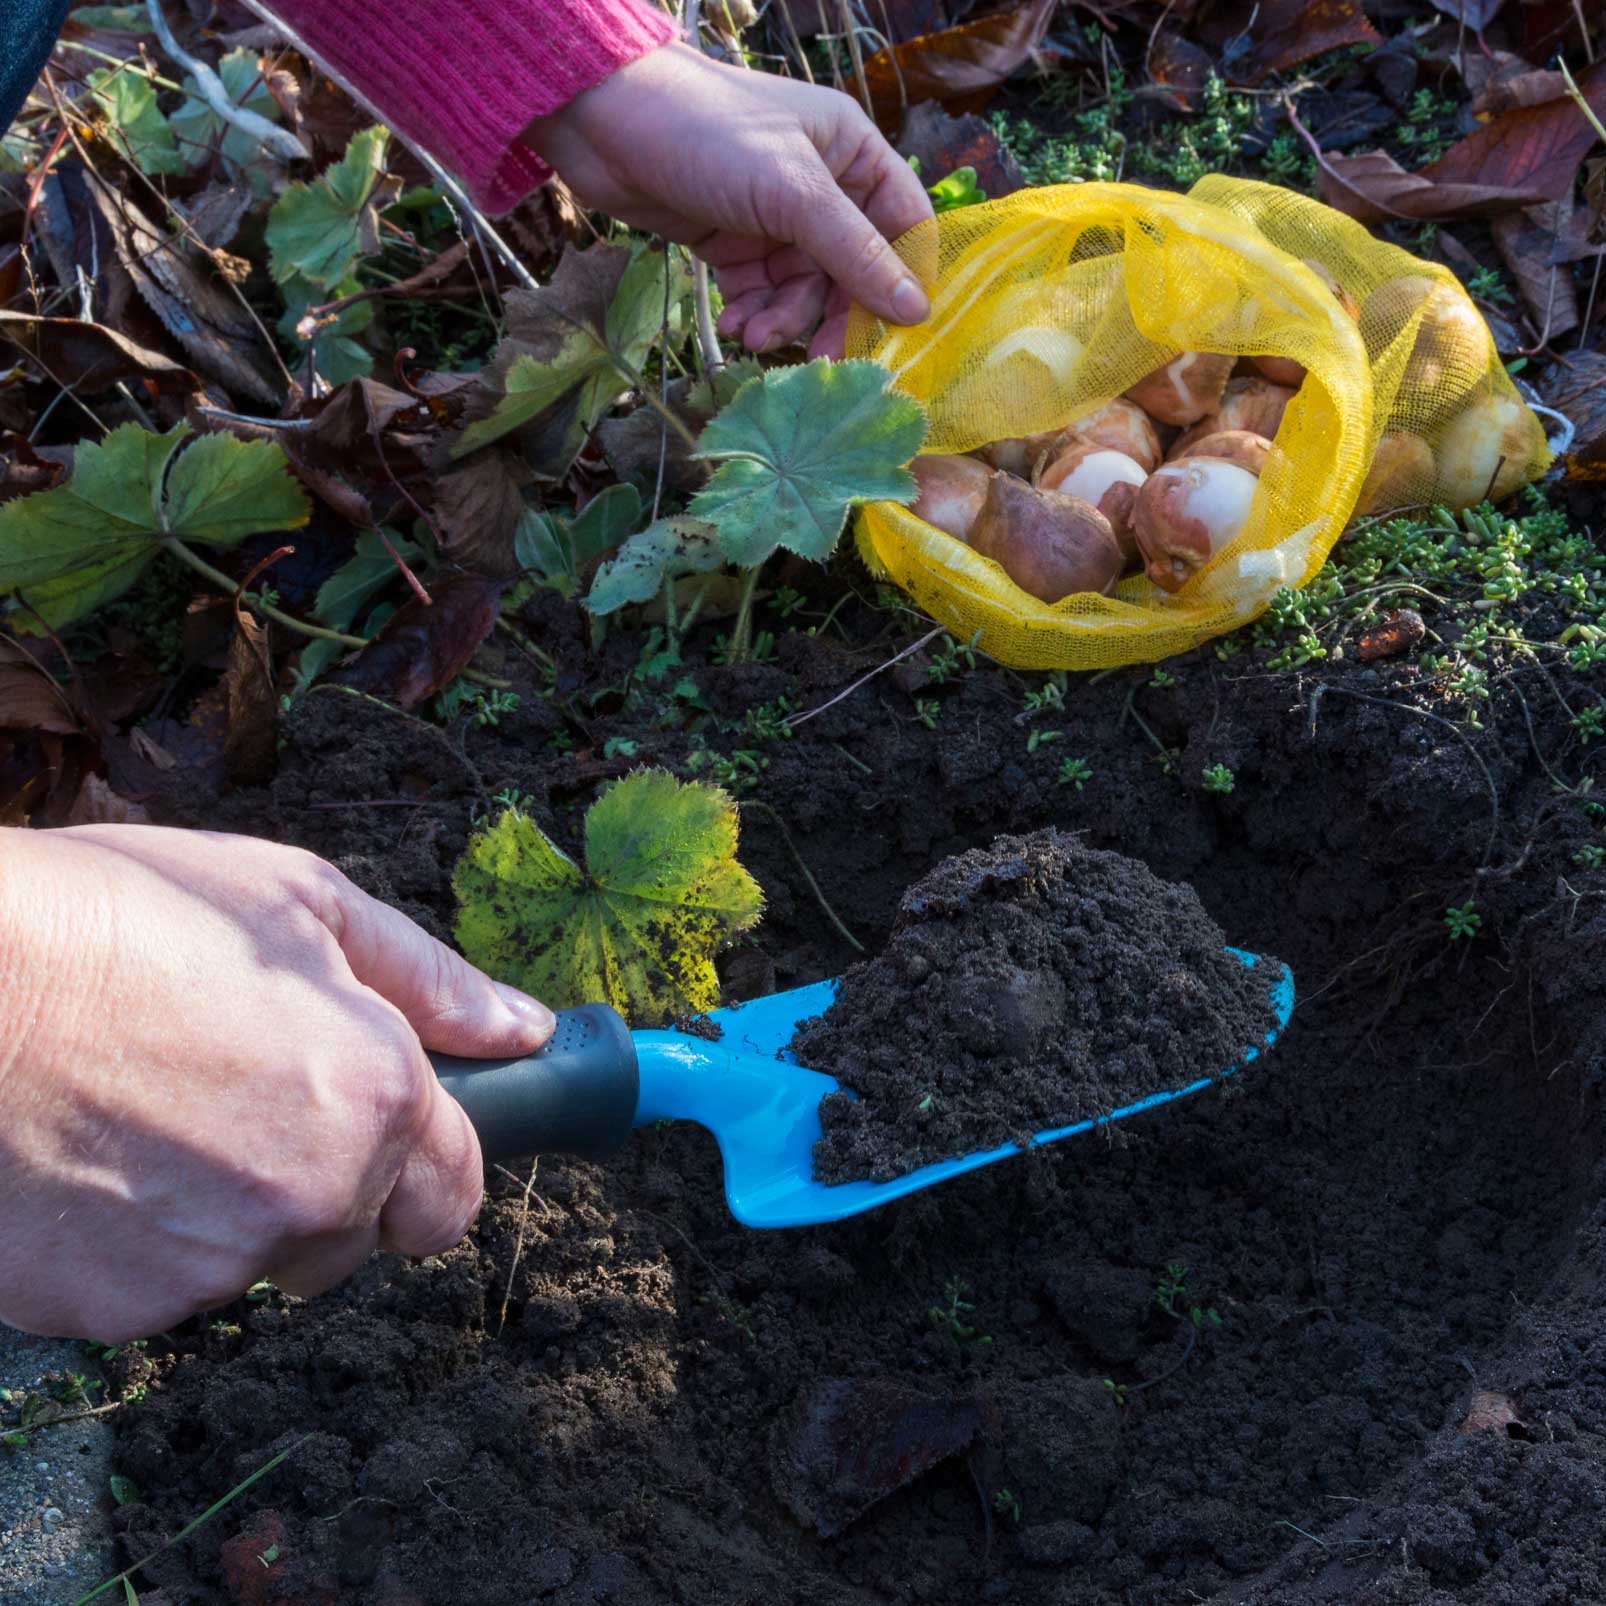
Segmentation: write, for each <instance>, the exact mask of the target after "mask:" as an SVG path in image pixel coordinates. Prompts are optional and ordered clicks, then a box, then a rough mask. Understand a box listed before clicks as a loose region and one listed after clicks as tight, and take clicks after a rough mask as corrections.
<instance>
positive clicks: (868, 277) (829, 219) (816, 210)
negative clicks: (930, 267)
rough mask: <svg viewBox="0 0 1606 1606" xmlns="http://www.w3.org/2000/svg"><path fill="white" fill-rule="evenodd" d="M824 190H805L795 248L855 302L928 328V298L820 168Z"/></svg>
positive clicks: (888, 317) (794, 236) (794, 230)
mask: <svg viewBox="0 0 1606 1606" xmlns="http://www.w3.org/2000/svg"><path fill="white" fill-rule="evenodd" d="M820 174H821V177H822V179H823V180H824V182H823V184H822V185H821V187H820V189H817V190H812V191H811V190H809V189H800V190H799V203H800V204H799V209H798V212H797V214H796V219H795V222H794V224H793V228H792V230H791V235H792V239H793V243H794V244H796V245H798V246H800V247H801V248H802V249H803V250H804V251H806V252H807V253H808V254H809V256H811V257H812V258H813V259H814V260H815V261H816V262H817V263H818V264H819V265H820V267H821V268H823V269H824V270H825V272H826V274H827V275H828V276H829V277H830V278H831V279H832V280H834V281H835V282H836V284H838V285H839V286H840V287H841V288H842V289H843V290H845V291H847V293H848V295H849V296H850V297H852V299H853V300H854V301H856V302H858V303H859V305H860V306H861V307H864V308H865V309H867V310H868V311H870V312H872V313H874V314H875V316H876V317H878V318H881V319H883V320H884V321H885V322H888V323H897V324H915V323H923V322H924V321H925V319H926V318H927V316H928V315H929V314H930V312H931V303H930V302H929V301H928V300H927V298H926V292H925V291H924V290H922V289H921V288H920V284H919V282H918V281H917V280H916V279H915V276H914V275H913V274H912V273H910V271H909V269H908V268H907V267H905V266H904V264H903V262H902V260H901V259H900V258H899V256H898V253H897V252H896V251H894V250H893V249H892V247H891V246H890V245H889V244H888V243H887V241H886V239H885V238H884V237H883V236H882V234H881V233H880V231H879V230H878V229H877V228H876V227H875V225H874V224H873V223H872V222H871V221H870V220H869V218H867V217H866V216H865V215H864V213H863V212H861V211H860V210H859V208H858V207H857V206H855V205H854V204H853V202H852V201H851V200H849V199H848V197H847V196H846V195H845V194H843V192H842V190H841V189H840V188H839V187H838V185H837V183H836V180H835V179H834V178H832V177H831V176H830V170H829V169H828V168H827V167H826V166H825V164H824V163H823V162H821V163H820Z"/></svg>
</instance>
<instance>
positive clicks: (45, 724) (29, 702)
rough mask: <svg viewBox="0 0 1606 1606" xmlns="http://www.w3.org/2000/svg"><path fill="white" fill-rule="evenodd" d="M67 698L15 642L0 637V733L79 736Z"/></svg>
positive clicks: (75, 715) (80, 729)
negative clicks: (5, 731)
mask: <svg viewBox="0 0 1606 1606" xmlns="http://www.w3.org/2000/svg"><path fill="white" fill-rule="evenodd" d="M84 729H85V726H84V722H83V721H82V719H80V718H79V715H78V710H77V708H76V707H75V706H74V704H73V700H72V698H71V696H70V695H69V694H68V692H67V690H66V688H65V687H63V686H58V685H57V684H56V682H55V681H54V680H52V679H51V677H50V676H49V675H48V674H46V673H45V670H44V668H43V667H42V666H41V665H40V663H39V661H38V659H37V658H36V657H35V656H34V654H33V653H32V652H30V651H29V650H28V649H27V648H26V647H24V646H23V645H21V643H19V642H15V641H12V640H10V639H9V638H8V637H6V636H0V730H22V731H52V732H54V733H55V734H56V735H58V736H76V735H79V734H81V733H83V731H84Z"/></svg>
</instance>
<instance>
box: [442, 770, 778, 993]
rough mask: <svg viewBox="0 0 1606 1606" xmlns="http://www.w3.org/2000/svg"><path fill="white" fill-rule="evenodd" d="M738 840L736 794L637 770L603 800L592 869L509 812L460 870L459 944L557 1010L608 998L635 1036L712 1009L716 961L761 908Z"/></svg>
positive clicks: (594, 820) (588, 851)
mask: <svg viewBox="0 0 1606 1606" xmlns="http://www.w3.org/2000/svg"><path fill="white" fill-rule="evenodd" d="M737 833H738V820H737V813H736V805H735V804H734V803H733V802H732V801H731V799H730V797H729V795H728V794H727V793H725V792H723V791H721V790H720V789H719V788H718V787H716V786H709V785H706V784H705V783H703V782H700V781H689V782H682V781H679V780H677V779H676V778H675V777H674V776H673V775H671V774H670V773H669V772H668V771H667V770H651V769H640V770H637V771H635V772H634V773H633V774H631V775H629V776H627V777H626V778H625V779H623V780H621V781H616V782H615V783H614V784H613V785H612V786H609V787H608V788H607V789H606V790H605V791H604V792H603V793H602V794H601V795H600V796H599V797H598V798H597V801H596V802H595V803H593V804H592V805H591V807H590V808H589V809H588V810H587V811H586V820H585V865H584V867H583V868H582V867H581V866H580V865H578V864H576V863H575V862H574V860H573V859H571V858H570V857H569V856H568V855H567V854H566V853H563V852H562V851H561V850H560V849H559V848H557V847H556V846H555V845H554V844H553V843H552V842H551V841H550V840H549V839H548V838H547V837H546V836H545V835H543V834H542V832H541V831H540V829H539V828H538V827H537V826H536V824H535V822H534V821H533V820H531V819H530V818H529V817H528V816H526V815H524V814H522V813H520V812H519V811H517V810H515V809H507V810H505V811H504V812H503V813H502V815H501V816H500V817H499V818H498V819H497V821H496V822H495V823H494V824H492V825H489V826H486V827H484V828H482V829H481V830H480V831H478V832H477V833H476V834H475V835H474V836H473V837H472V838H471V839H470V840H469V845H468V847H467V849H466V850H465V852H464V854H463V857H462V858H461V859H460V860H459V861H458V864H457V868H456V870H454V871H453V874H452V890H453V892H454V893H455V894H456V895H457V903H458V913H457V923H456V926H455V928H454V930H455V934H456V937H457V941H458V945H459V946H460V947H461V948H462V950H463V953H464V954H465V956H467V958H468V959H469V961H470V962H471V963H473V964H475V965H478V966H479V968H480V969H481V970H484V971H486V972H487V973H488V974H489V975H492V976H494V977H496V978H497V979H498V980H501V981H508V982H511V983H513V985H515V986H517V987H522V988H524V989H525V990H527V991H528V992H530V993H531V994H533V995H534V996H535V997H538V998H543V999H549V1000H551V1002H552V1003H553V1004H554V1006H557V1007H565V1006H567V1005H570V1004H580V1003H586V1002H591V1001H594V1000H606V1001H607V1002H608V1003H611V1004H612V1005H613V1006H614V1008H615V1009H618V1010H619V1011H620V1012H621V1013H623V1014H624V1015H625V1016H626V1018H627V1019H629V1020H630V1021H631V1022H632V1024H636V1023H643V1024H646V1023H658V1022H662V1021H667V1020H673V1019H674V1018H675V1017H676V1016H678V1015H682V1014H695V1013H699V1012H701V1011H703V1010H708V1009H712V1008H714V1007H715V1005H717V1004H718V1002H719V978H718V976H717V975H716V974H715V972H714V964H713V959H714V953H715V951H716V950H717V949H718V948H719V947H721V946H722V945H723V944H724V943H725V942H727V941H729V940H730V938H731V937H733V936H735V935H736V933H738V932H740V931H744V930H746V929H747V928H748V927H749V926H751V925H753V924H754V923H755V922H756V921H757V920H758V917H759V914H760V911H761V910H762V908H763V905H764V897H763V894H762V893H761V892H760V891H759V888H758V883H757V882H756V881H754V880H753V878H752V876H750V875H749V874H748V873H747V871H746V870H744V869H743V868H742V866H741V865H740V864H739V863H738V862H737V858H736V843H737Z"/></svg>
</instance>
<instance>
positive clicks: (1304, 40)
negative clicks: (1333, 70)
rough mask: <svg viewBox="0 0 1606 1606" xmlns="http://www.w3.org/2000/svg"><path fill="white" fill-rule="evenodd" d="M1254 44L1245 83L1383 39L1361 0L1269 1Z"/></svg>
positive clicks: (1258, 18)
mask: <svg viewBox="0 0 1606 1606" xmlns="http://www.w3.org/2000/svg"><path fill="white" fill-rule="evenodd" d="M1249 40H1250V46H1249V53H1248V56H1247V57H1246V58H1245V60H1244V63H1243V66H1242V68H1241V69H1239V73H1240V75H1241V77H1242V81H1243V82H1245V83H1248V84H1258V83H1261V82H1263V81H1264V80H1265V79H1267V78H1270V77H1271V76H1272V75H1273V74H1274V73H1280V72H1287V71H1288V70H1289V69H1290V68H1292V67H1298V66H1299V65H1300V64H1301V63H1303V62H1307V61H1312V60H1314V59H1315V58H1316V57H1317V56H1322V55H1326V54H1327V52H1328V51H1330V50H1342V49H1344V48H1345V46H1347V45H1372V46H1377V45H1381V44H1382V43H1383V36H1382V35H1381V34H1380V33H1378V31H1377V29H1376V28H1374V27H1373V26H1372V25H1371V23H1370V22H1368V21H1367V20H1366V13H1365V12H1364V11H1363V10H1362V9H1361V5H1360V0H1263V3H1262V4H1261V5H1260V6H1259V7H1258V9H1257V10H1256V13H1255V20H1254V24H1253V26H1252V27H1251V29H1250V31H1249Z"/></svg>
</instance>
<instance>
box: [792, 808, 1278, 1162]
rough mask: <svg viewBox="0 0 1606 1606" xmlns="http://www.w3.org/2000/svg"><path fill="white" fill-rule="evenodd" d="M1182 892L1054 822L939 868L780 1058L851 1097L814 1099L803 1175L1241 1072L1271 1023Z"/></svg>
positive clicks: (905, 1158) (1003, 1133) (939, 1153)
mask: <svg viewBox="0 0 1606 1606" xmlns="http://www.w3.org/2000/svg"><path fill="white" fill-rule="evenodd" d="M1225 942H1226V939H1225V937H1224V936H1223V935H1222V933H1221V930H1220V929H1219V928H1218V927H1217V925H1216V923H1215V922H1214V921H1213V920H1212V919H1211V918H1210V917H1209V915H1207V914H1206V913H1205V911H1204V907H1203V906H1202V905H1201V904H1200V902H1199V898H1198V895H1197V894H1196V893H1195V892H1194V891H1193V889H1192V888H1191V887H1186V886H1175V885H1172V884H1171V883H1169V882H1165V881H1162V880H1160V879H1159V877H1158V876H1156V875H1154V874H1153V872H1152V871H1150V870H1149V869H1148V868H1147V866H1145V865H1143V864H1140V863H1139V862H1138V861H1137V860H1135V859H1129V858H1126V857H1124V856H1123V855H1121V854H1118V853H1106V852H1102V851H1100V850H1097V849H1093V848H1087V847H1084V846H1083V845H1082V844H1081V843H1079V842H1078V841H1077V840H1076V839H1075V838H1074V837H1072V836H1069V835H1066V834H1065V833H1063V832H1060V831H1056V830H1046V831H1037V832H1034V833H1033V834H1032V835H1030V836H1018V837H1012V836H1004V837H999V838H998V839H997V840H996V841H995V842H994V843H993V844H992V846H991V847H987V848H976V849H973V850H972V851H970V852H968V853H962V854H959V855H958V856H957V857H955V858H952V859H948V860H945V861H944V862H943V863H942V864H940V865H938V866H937V868H936V869H935V870H933V871H932V872H931V874H930V875H928V876H927V877H926V878H925V879H924V880H923V881H921V882H919V883H918V884H917V885H916V886H914V887H912V888H911V889H910V890H909V891H908V892H907V893H906V894H905V895H904V898H903V901H902V903H901V904H900V905H899V911H898V918H897V922H896V924H895V925H894V927H893V934H892V939H891V941H890V942H889V944H888V945H887V948H886V950H885V952H883V953H882V954H880V955H879V956H878V957H877V958H875V959H872V960H869V961H867V962H865V963H863V964H859V965H855V966H854V967H853V969H851V970H850V971H849V972H848V973H847V975H846V976H845V977H844V978H843V982H842V986H841V989H840V991H839V992H838V994H837V998H836V1002H835V1003H834V1004H832V1006H831V1008H830V1009H829V1010H828V1011H827V1012H826V1013H825V1014H824V1015H823V1016H821V1017H819V1018H818V1019H816V1020H812V1021H807V1022H805V1023H804V1025H803V1026H802V1028H801V1029H800V1030H799V1032H798V1035H797V1037H796V1038H795V1039H794V1041H793V1044H792V1048H793V1050H794V1052H795V1053H796V1054H797V1057H798V1059H799V1060H801V1061H802V1063H803V1064H804V1065H807V1066H810V1067H812V1068H813V1069H815V1070H820V1071H825V1072H828V1073H829V1074H830V1075H832V1076H834V1077H836V1078H837V1080H838V1081H839V1082H841V1083H842V1085H843V1086H844V1087H845V1088H850V1089H852V1091H853V1092H854V1093H855V1094H857V1095H858V1097H857V1098H856V1099H855V1098H849V1097H848V1096H847V1095H846V1094H843V1093H833V1094H832V1095H830V1097H828V1098H827V1099H825V1100H824V1102H823V1103H822V1104H821V1106H820V1118H821V1123H822V1126H823V1128H824V1136H823V1137H822V1138H821V1139H820V1141H819V1143H817V1144H816V1145H815V1151H814V1164H815V1172H816V1174H817V1175H818V1176H819V1177H820V1178H821V1180H823V1181H826V1182H850V1181H854V1180H857V1179H860V1178H866V1177H867V1178H870V1179H872V1180H874V1181H878V1182H882V1181H887V1180H890V1179H891V1178H893V1177H896V1176H900V1175H902V1174H903V1173H904V1172H906V1171H911V1170H913V1169H915V1168H916V1167H917V1166H922V1165H927V1164H929V1163H931V1162H932V1161H935V1160H946V1159H952V1158H954V1157H956V1156H959V1155H964V1154H970V1153H972V1152H974V1151H976V1150H980V1149H992V1148H996V1147H997V1146H998V1145H999V1144H1001V1143H1006V1142H1017V1143H1025V1142H1026V1141H1027V1140H1028V1139H1029V1137H1030V1135H1031V1134H1032V1133H1034V1132H1041V1131H1044V1130H1047V1129H1049V1128H1053V1127H1062V1126H1069V1125H1071V1124H1073V1123H1075V1122H1077V1121H1083V1120H1088V1119H1090V1118H1092V1117H1095V1116H1099V1115H1107V1114H1109V1113H1110V1112H1111V1111H1114V1110H1118V1109H1121V1108H1123V1107H1125V1106H1127V1105H1129V1104H1132V1103H1135V1102H1136V1101H1137V1100H1139V1099H1142V1098H1145V1097H1147V1096H1149V1095H1150V1094H1154V1093H1161V1092H1170V1091H1174V1090H1177V1089H1180V1088H1183V1087H1186V1086H1187V1085H1188V1084H1189V1083H1191V1082H1195V1081H1197V1080H1198V1079H1199V1078H1200V1077H1202V1076H1220V1075H1223V1074H1225V1073H1226V1072H1227V1071H1228V1070H1230V1069H1231V1068H1232V1067H1234V1066H1236V1065H1241V1064H1242V1063H1243V1059H1244V1053H1245V1050H1246V1049H1248V1048H1251V1047H1254V1046H1258V1045H1260V1044H1262V1043H1263V1042H1264V1041H1265V1037H1266V1033H1267V1031H1268V1030H1270V1029H1271V1028H1272V1026H1273V1025H1274V1024H1275V1018H1274V1015H1273V1012H1272V1007H1271V1000H1270V986H1271V983H1272V981H1273V980H1274V979H1275V976H1276V970H1275V968H1274V967H1273V966H1271V965H1270V964H1268V963H1264V962H1263V963H1262V964H1260V965H1258V966H1256V967H1255V968H1254V969H1250V968H1248V967H1247V966H1245V965H1244V964H1243V962H1242V961H1241V960H1239V959H1237V958H1236V957H1235V956H1233V955H1232V954H1230V953H1228V952H1226V950H1225Z"/></svg>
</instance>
